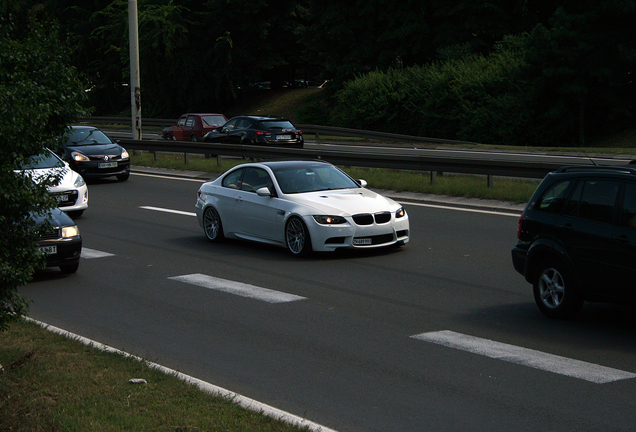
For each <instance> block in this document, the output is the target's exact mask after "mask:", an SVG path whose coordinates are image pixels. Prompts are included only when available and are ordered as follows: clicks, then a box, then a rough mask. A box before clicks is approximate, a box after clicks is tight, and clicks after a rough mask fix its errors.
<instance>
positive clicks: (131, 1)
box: [128, 0, 141, 140]
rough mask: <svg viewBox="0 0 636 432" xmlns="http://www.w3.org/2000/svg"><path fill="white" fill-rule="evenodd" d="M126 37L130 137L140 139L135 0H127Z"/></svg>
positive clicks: (139, 87) (137, 36)
mask: <svg viewBox="0 0 636 432" xmlns="http://www.w3.org/2000/svg"><path fill="white" fill-rule="evenodd" d="M128 37H129V39H130V110H131V115H132V139H134V140H141V84H140V78H139V30H138V25H137V0H128Z"/></svg>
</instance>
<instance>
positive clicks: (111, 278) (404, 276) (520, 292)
mask: <svg viewBox="0 0 636 432" xmlns="http://www.w3.org/2000/svg"><path fill="white" fill-rule="evenodd" d="M199 183H200V180H194V181H192V180H189V179H176V178H167V177H161V176H149V175H145V174H144V175H142V174H138V173H137V174H133V175H131V178H130V180H129V181H127V182H123V183H119V182H116V181H114V180H112V181H110V180H105V181H100V182H92V183H90V184H89V193H90V202H89V208H88V210H87V211H86V212H85V213H84V216H82V218H80V219H79V220H78V225H79V227H80V230H81V233H82V236H83V239H84V255H83V258H82V261H81V264H80V268H79V271H78V273H77V274H74V275H71V276H66V275H62V274H61V273H60V272H59V271H57V270H56V269H51V270H47V271H46V272H42V273H40V274H38V275H37V276H36V279H35V280H34V281H33V282H32V283H30V284H29V285H28V286H26V287H24V288H23V289H22V290H21V292H22V294H24V295H25V296H27V298H29V299H31V300H33V303H32V305H31V313H30V316H31V317H32V318H34V319H37V320H40V321H43V322H46V323H49V324H51V325H54V326H57V327H60V328H62V329H65V330H68V331H71V332H73V333H76V334H79V335H82V336H85V337H87V338H90V339H93V340H96V341H99V342H102V343H105V344H108V345H110V346H113V347H115V348H118V349H122V350H124V351H127V352H129V353H132V354H135V355H139V356H142V357H144V358H146V359H148V360H151V361H154V362H157V363H160V364H162V365H164V366H167V367H170V368H173V369H176V370H179V371H181V372H183V373H186V374H188V375H192V376H195V377H197V378H200V379H203V380H205V381H208V382H210V383H212V384H215V385H218V386H221V387H224V388H226V389H229V390H231V391H234V392H237V393H240V394H242V395H245V396H247V397H251V398H254V399H257V400H259V401H261V402H264V403H266V404H269V405H272V406H274V407H276V408H279V409H282V410H285V411H288V412H291V413H293V414H296V415H299V416H302V417H306V418H308V419H310V420H312V421H314V422H317V423H320V424H323V425H325V426H327V427H329V428H332V429H335V430H338V431H341V432H345V431H352V432H353V431H370V432H372V431H466V430H470V431H506V432H509V431H511V430H514V431H537V430H541V431H604V432H605V431H633V430H634V427H635V426H634V425H636V409H635V408H636V406H635V405H636V402H635V400H634V399H635V398H634V395H635V394H636V361H635V360H636V343H635V342H636V334H635V329H636V326H635V324H636V318H635V314H634V310H632V309H628V308H623V307H620V306H611V305H596V304H587V305H586V306H585V307H584V309H583V312H582V313H581V314H580V315H579V316H578V317H577V319H575V320H572V321H553V320H549V319H547V318H544V317H543V316H542V315H541V314H540V312H539V311H538V310H537V308H536V306H535V305H534V303H533V300H532V295H531V289H530V286H529V284H527V283H526V282H525V281H524V280H523V278H522V277H521V276H520V275H518V274H517V273H516V272H515V271H514V270H513V269H512V265H511V261H510V249H511V247H512V246H513V245H514V243H515V239H516V228H517V217H516V214H515V212H506V213H498V214H497V213H492V212H474V211H464V209H452V208H440V207H435V206H433V207H431V206H429V205H428V204H422V203H412V202H408V203H407V202H405V207H406V209H407V211H408V212H409V216H410V220H411V228H412V240H411V242H410V243H409V244H408V245H406V246H405V247H403V248H400V249H392V250H386V251H374V252H370V253H359V252H355V251H354V252H338V253H334V254H327V255H318V256H313V257H310V258H308V259H297V258H294V257H292V256H290V255H289V254H288V253H287V251H286V250H284V249H282V248H275V247H270V246H262V245H255V244H252V243H245V242H239V241H227V242H225V243H222V244H218V245H216V244H211V243H209V242H208V241H207V240H206V239H205V237H204V236H203V233H202V230H201V229H200V228H199V226H198V223H197V220H196V217H194V202H195V195H196V191H197V189H198V185H199ZM210 277H213V278H217V279H213V280H211V279H210ZM206 281H207V282H209V283H211V284H212V285H214V286H219V287H223V289H225V290H226V291H221V290H219V289H213V288H210V285H208V287H204V286H201V284H204V283H206ZM237 283H239V284H237ZM240 284H246V285H240ZM261 288H266V289H268V290H270V291H266V292H267V293H269V294H272V292H275V293H278V294H280V295H279V297H277V298H279V299H281V302H278V303H270V302H267V301H264V300H262V299H260V298H259V297H258V295H257V294H255V293H262V292H263V291H262V290H260V289H261ZM231 289H234V290H235V291H234V292H233V293H231V292H227V290H231ZM236 290H242V291H241V293H242V294H241V295H238V294H237V293H236ZM245 292H247V293H249V294H245ZM245 295H248V296H247V297H246V296H245ZM288 295H293V297H290V296H288Z"/></svg>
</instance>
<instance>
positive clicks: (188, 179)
mask: <svg viewBox="0 0 636 432" xmlns="http://www.w3.org/2000/svg"><path fill="white" fill-rule="evenodd" d="M131 174H132V175H136V176H141V177H155V178H163V179H166V178H167V179H170V180H181V181H189V182H195V183H205V182H206V181H208V180H209V179H208V180H203V179H193V178H187V177H176V176H175V177H173V176H168V175H161V174H142V173H131ZM210 178H211V179H213V178H214V175H212V174H210Z"/></svg>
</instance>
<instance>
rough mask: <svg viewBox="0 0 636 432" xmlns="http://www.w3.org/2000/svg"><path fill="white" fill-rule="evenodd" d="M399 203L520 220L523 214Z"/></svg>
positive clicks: (407, 202) (408, 203)
mask: <svg viewBox="0 0 636 432" xmlns="http://www.w3.org/2000/svg"><path fill="white" fill-rule="evenodd" d="M398 202H399V203H400V204H402V205H413V206H419V207H432V208H438V209H444V210H457V211H463V212H472V213H484V214H492V215H499V216H511V217H516V218H518V217H519V215H520V214H521V211H520V212H519V213H506V212H499V211H492V210H480V209H474V208H470V207H453V206H445V205H439V204H423V203H414V202H410V201H404V202H401V201H398Z"/></svg>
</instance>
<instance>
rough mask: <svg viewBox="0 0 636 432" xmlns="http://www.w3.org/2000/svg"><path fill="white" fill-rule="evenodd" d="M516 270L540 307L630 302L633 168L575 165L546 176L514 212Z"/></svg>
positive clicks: (566, 313)
mask: <svg viewBox="0 0 636 432" xmlns="http://www.w3.org/2000/svg"><path fill="white" fill-rule="evenodd" d="M517 236H518V241H517V245H516V246H515V247H514V248H513V249H512V262H513V265H514V268H515V270H517V271H518V272H519V273H521V274H522V275H523V276H524V277H525V278H526V280H527V281H528V282H530V283H532V284H533V290H534V298H535V301H536V303H537V305H538V307H539V309H540V310H541V311H542V312H543V313H544V314H545V315H547V316H549V317H552V318H568V317H571V316H573V315H574V314H576V313H577V312H578V311H579V310H580V309H581V307H582V306H583V303H584V302H585V301H596V302H608V303H621V304H634V301H635V300H636V167H634V166H614V167H609V166H605V167H602V166H598V167H594V166H575V167H563V168H561V169H559V170H557V171H556V172H554V173H550V174H548V175H547V176H546V177H545V179H544V180H543V181H542V182H541V184H540V185H539V187H538V188H537V190H536V191H535V193H534V194H533V196H532V198H531V199H530V201H529V203H528V204H527V205H526V207H525V209H524V211H523V213H522V215H521V216H520V218H519V228H518V234H517Z"/></svg>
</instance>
